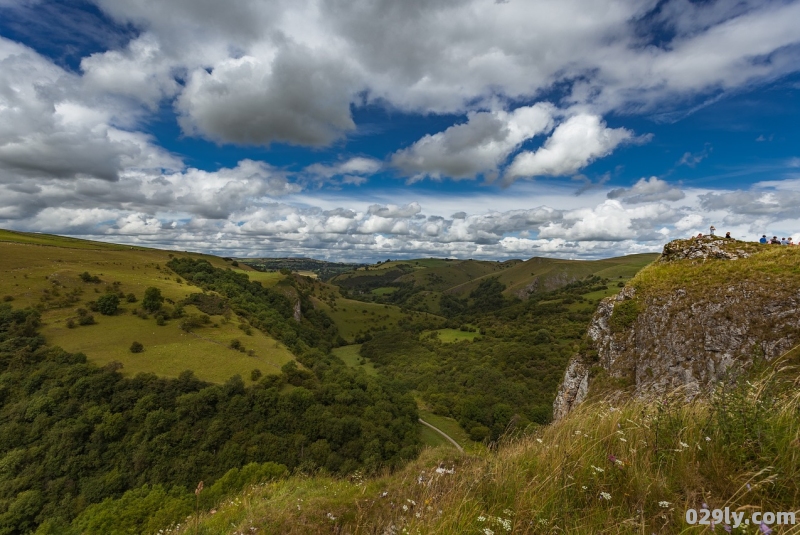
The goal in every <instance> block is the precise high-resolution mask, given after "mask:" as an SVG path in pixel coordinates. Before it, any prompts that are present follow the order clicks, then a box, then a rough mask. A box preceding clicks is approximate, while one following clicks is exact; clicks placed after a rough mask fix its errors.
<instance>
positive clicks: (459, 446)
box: [419, 418, 464, 453]
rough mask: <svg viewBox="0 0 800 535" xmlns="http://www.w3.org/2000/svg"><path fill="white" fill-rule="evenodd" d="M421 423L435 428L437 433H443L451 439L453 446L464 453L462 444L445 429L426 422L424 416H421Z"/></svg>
mask: <svg viewBox="0 0 800 535" xmlns="http://www.w3.org/2000/svg"><path fill="white" fill-rule="evenodd" d="M419 423H421V424H422V425H427V426H428V427H430V428H431V429H433V430H434V431H436V432H437V433H439V434H440V435H442V436H443V437H444V438H446V439H447V440H449V441H450V443H451V444H453V446H455V447H456V448H457V449H458V451H460V452H461V453H464V448H462V447H461V444H459V443H458V442H456V441H455V440H453V437H451V436H450V435H448V434H447V433H445V432H444V431H442V430H441V429H439V428H438V427H436V426H434V425H432V424H429V423H428V422H426V421H425V420H423V419H422V418H419Z"/></svg>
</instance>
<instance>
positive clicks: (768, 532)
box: [758, 522, 772, 535]
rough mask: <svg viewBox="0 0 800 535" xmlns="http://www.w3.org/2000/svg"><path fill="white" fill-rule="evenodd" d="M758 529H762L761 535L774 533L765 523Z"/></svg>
mask: <svg viewBox="0 0 800 535" xmlns="http://www.w3.org/2000/svg"><path fill="white" fill-rule="evenodd" d="M758 527H759V528H760V529H761V533H763V534H764V535H769V534H770V533H772V529H771V528H770V527H769V526H768V525H766V524H765V523H763V522H762V523H761V525H760V526H758Z"/></svg>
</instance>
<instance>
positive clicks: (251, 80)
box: [176, 46, 358, 146]
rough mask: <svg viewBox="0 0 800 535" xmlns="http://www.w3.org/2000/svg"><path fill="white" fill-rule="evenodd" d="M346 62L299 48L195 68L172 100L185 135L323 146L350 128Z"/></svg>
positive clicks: (350, 92) (349, 83) (349, 76)
mask: <svg viewBox="0 0 800 535" xmlns="http://www.w3.org/2000/svg"><path fill="white" fill-rule="evenodd" d="M349 71H350V69H349V68H348V66H347V64H344V63H343V62H342V61H340V60H338V59H334V58H329V57H324V55H322V56H321V55H320V53H319V52H312V51H311V50H308V49H306V48H304V47H299V46H297V47H290V48H282V49H280V50H279V51H277V52H276V55H275V57H274V58H270V59H266V58H262V57H258V56H251V55H247V56H242V57H239V58H230V59H226V60H225V61H223V62H220V63H219V64H217V65H215V66H214V68H213V69H212V70H211V72H209V71H208V70H206V69H203V68H200V69H196V70H194V71H193V72H192V73H191V74H190V75H189V79H188V81H187V83H186V87H185V88H184V90H183V92H182V93H181V95H180V97H179V98H178V100H177V103H176V106H177V109H178V110H179V112H180V113H181V117H180V124H181V126H182V127H183V129H184V130H185V131H186V132H189V133H190V134H193V135H200V136H203V137H205V138H208V139H210V140H212V141H216V142H219V143H225V142H233V143H241V144H251V145H268V144H270V143H272V142H275V141H280V142H285V143H291V144H295V145H311V146H322V145H328V144H330V143H331V142H333V141H335V140H336V139H339V138H340V137H342V136H343V135H344V134H346V133H347V132H350V131H352V130H354V129H355V123H354V122H353V118H352V116H351V113H350V103H351V101H352V98H353V96H354V95H355V92H356V90H357V89H358V87H357V86H356V85H355V84H354V83H353V75H352V74H351V73H350V72H349Z"/></svg>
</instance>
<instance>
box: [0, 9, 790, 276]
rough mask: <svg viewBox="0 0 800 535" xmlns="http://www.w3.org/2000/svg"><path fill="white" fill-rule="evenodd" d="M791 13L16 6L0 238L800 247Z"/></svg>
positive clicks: (571, 247)
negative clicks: (697, 241)
mask: <svg viewBox="0 0 800 535" xmlns="http://www.w3.org/2000/svg"><path fill="white" fill-rule="evenodd" d="M798 21H800V1H769V0H737V1H726V0H718V1H714V0H703V1H690V0H660V1H659V0H559V1H558V2H553V1H543V0H527V1H525V0H437V1H436V2H428V1H423V0H403V1H402V2H398V1H392V0H317V1H306V0H268V1H267V0H240V1H237V2H219V1H218V0H124V1H121V0H93V1H92V0H62V1H57V2H56V1H51V0H0V228H6V229H14V230H21V231H33V232H46V233H54V234H62V235H69V236H76V237H82V238H87V239H97V240H103V241H112V242H117V243H129V244H137V245H143V246H152V247H160V248H170V249H176V250H189V251H203V252H210V253H214V254H221V255H227V256H241V257H245V256H250V257H262V256H273V257H275V256H306V257H313V258H320V259H327V260H337V261H376V260H384V259H387V258H392V259H398V258H412V257H428V256H433V257H451V258H481V259H494V260H505V259H509V258H523V259H525V258H530V257H532V256H556V257H563V258H585V259H591V258H606V257H611V256H618V255H623V254H633V253H641V252H652V251H659V250H660V249H661V248H662V247H663V244H664V243H666V242H667V241H669V240H672V239H675V238H686V237H688V236H690V235H696V234H698V233H700V232H703V233H707V232H708V230H709V227H710V226H711V225H714V226H716V228H717V232H718V233H724V232H727V231H729V232H731V234H732V235H733V236H734V237H736V238H741V239H747V240H755V239H758V237H760V236H761V235H762V234H768V235H769V236H772V235H777V236H778V237H784V236H793V237H794V239H795V241H798V240H800V208H798V206H800V128H798V126H797V125H798V123H800V25H799V24H798Z"/></svg>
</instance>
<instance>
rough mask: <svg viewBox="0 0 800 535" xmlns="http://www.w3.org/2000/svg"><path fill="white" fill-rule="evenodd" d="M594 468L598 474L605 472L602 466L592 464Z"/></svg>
mask: <svg viewBox="0 0 800 535" xmlns="http://www.w3.org/2000/svg"><path fill="white" fill-rule="evenodd" d="M592 470H594V471H595V472H597V473H598V474H600V473H602V472H605V470H603V469H602V468H600V467H599V466H595V465H592Z"/></svg>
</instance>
